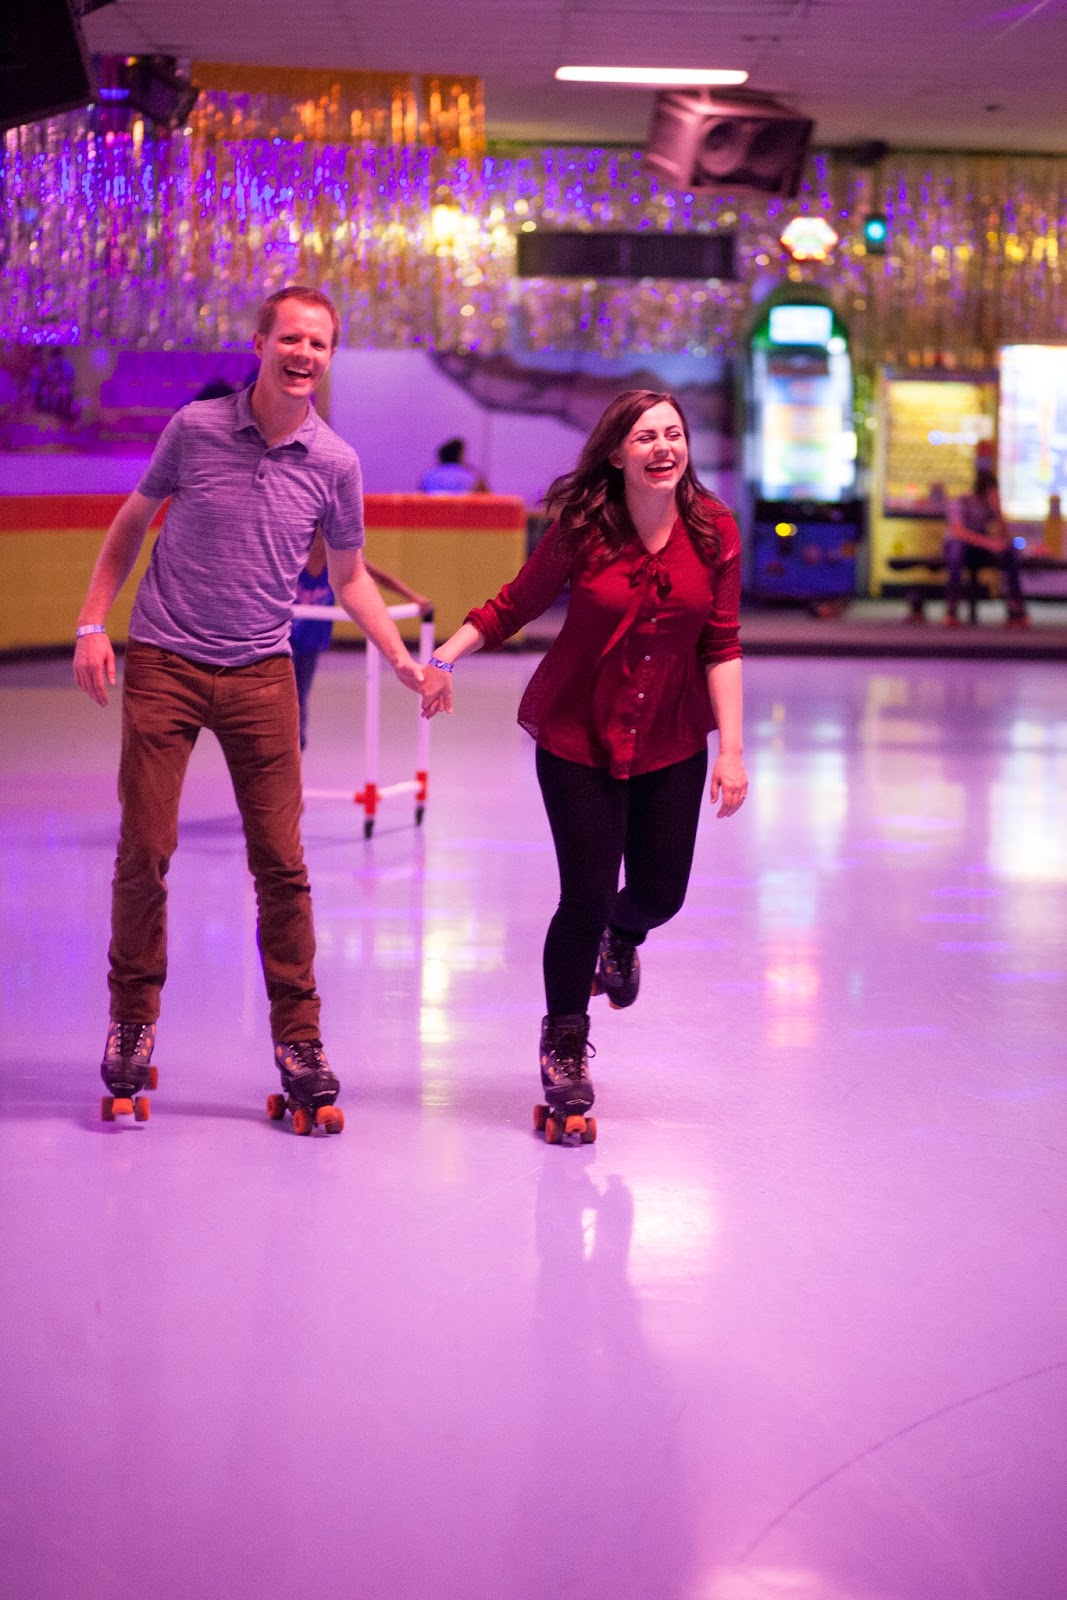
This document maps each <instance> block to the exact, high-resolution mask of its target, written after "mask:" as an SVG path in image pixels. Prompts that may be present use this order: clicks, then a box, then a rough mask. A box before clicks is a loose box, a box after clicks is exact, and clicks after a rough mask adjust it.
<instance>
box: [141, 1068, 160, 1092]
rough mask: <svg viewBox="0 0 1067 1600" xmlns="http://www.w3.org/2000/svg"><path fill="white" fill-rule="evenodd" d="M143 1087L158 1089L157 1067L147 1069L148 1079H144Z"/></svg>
mask: <svg viewBox="0 0 1067 1600" xmlns="http://www.w3.org/2000/svg"><path fill="white" fill-rule="evenodd" d="M144 1086H145V1088H146V1089H158V1088H159V1068H158V1067H149V1069H148V1077H147V1078H146V1079H145V1084H144Z"/></svg>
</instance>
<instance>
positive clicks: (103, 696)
mask: <svg viewBox="0 0 1067 1600" xmlns="http://www.w3.org/2000/svg"><path fill="white" fill-rule="evenodd" d="M74 681H75V683H76V684H77V685H78V688H79V689H84V691H85V693H86V694H87V695H88V696H89V698H90V700H95V701H96V703H97V705H98V706H106V705H107V691H108V688H109V687H110V688H112V689H113V688H114V687H115V652H114V650H112V648H111V640H110V639H109V638H108V636H107V634H106V633H87V634H84V635H83V636H82V638H80V639H79V640H77V642H76V643H75V646H74Z"/></svg>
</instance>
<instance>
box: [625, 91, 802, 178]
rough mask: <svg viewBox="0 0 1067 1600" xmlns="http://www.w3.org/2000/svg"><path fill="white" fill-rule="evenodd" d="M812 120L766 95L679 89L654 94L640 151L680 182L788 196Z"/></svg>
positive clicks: (660, 170)
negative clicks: (645, 142)
mask: <svg viewBox="0 0 1067 1600" xmlns="http://www.w3.org/2000/svg"><path fill="white" fill-rule="evenodd" d="M814 127H815V124H814V122H812V121H811V119H810V118H809V117H801V116H798V115H797V113H796V112H795V111H792V110H790V109H789V107H788V106H783V105H782V104H781V103H780V102H779V101H777V100H774V99H772V98H771V96H770V95H761V94H755V93H746V92H745V91H743V90H742V91H736V92H735V93H732V94H724V93H723V92H722V91H721V90H720V91H718V92H714V91H709V90H707V89H685V90H681V91H679V92H676V93H671V94H659V95H657V96H656V104H655V108H654V110H653V112H652V126H651V128H650V129H649V135H648V144H647V146H646V152H645V159H646V161H647V162H648V165H649V166H650V167H652V168H653V169H654V170H655V171H656V172H659V173H662V174H663V176H664V177H665V178H666V179H667V180H668V182H669V183H671V184H673V185H675V187H676V188H679V189H761V190H762V191H763V192H764V193H766V194H779V195H788V196H792V195H795V194H796V192H797V189H798V187H799V185H800V174H801V170H802V168H803V166H804V157H805V156H806V155H807V153H808V143H809V141H810V139H811V135H812V132H813V130H814Z"/></svg>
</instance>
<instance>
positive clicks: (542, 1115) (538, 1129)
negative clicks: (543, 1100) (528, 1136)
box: [533, 1106, 548, 1133]
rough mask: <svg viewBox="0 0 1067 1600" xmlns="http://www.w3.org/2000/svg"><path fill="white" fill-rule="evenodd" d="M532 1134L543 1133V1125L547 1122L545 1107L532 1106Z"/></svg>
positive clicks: (546, 1109) (546, 1108)
mask: <svg viewBox="0 0 1067 1600" xmlns="http://www.w3.org/2000/svg"><path fill="white" fill-rule="evenodd" d="M533 1117H534V1133H544V1131H545V1123H546V1122H547V1120H548V1107H547V1106H534V1112H533Z"/></svg>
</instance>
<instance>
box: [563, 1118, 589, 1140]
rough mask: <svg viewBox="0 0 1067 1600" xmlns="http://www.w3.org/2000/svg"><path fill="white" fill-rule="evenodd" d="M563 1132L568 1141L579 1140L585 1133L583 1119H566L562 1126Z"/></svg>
mask: <svg viewBox="0 0 1067 1600" xmlns="http://www.w3.org/2000/svg"><path fill="white" fill-rule="evenodd" d="M563 1132H564V1133H565V1134H566V1136H567V1138H568V1139H579V1138H581V1136H582V1134H583V1133H584V1132H585V1118H584V1117H579V1116H570V1117H568V1118H567V1120H566V1122H565V1123H564V1124H563Z"/></svg>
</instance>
